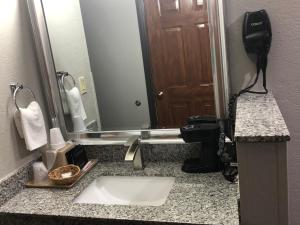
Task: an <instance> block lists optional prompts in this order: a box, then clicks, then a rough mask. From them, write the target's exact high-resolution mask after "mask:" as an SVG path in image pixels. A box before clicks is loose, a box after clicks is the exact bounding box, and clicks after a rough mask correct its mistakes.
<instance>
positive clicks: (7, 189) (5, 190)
mask: <svg viewBox="0 0 300 225" xmlns="http://www.w3.org/2000/svg"><path fill="white" fill-rule="evenodd" d="M31 166H32V163H29V164H28V165H26V166H24V167H22V168H20V169H19V170H18V171H16V173H14V174H12V175H9V176H8V177H6V178H4V179H2V180H0V206H1V205H3V204H4V203H5V202H6V201H8V200H9V199H11V198H12V197H14V196H15V195H16V194H17V193H18V192H20V191H21V190H22V189H23V188H24V183H25V182H26V181H28V180H29V178H30V177H32V169H31Z"/></svg>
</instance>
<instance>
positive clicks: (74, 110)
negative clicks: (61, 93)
mask: <svg viewBox="0 0 300 225" xmlns="http://www.w3.org/2000/svg"><path fill="white" fill-rule="evenodd" d="M66 94H67V99H68V104H69V109H70V113H71V116H72V118H74V117H76V116H81V117H82V119H83V120H85V119H86V118H87V117H86V113H85V109H84V106H83V103H82V99H81V95H80V92H79V90H78V88H77V87H73V88H72V89H71V90H66Z"/></svg>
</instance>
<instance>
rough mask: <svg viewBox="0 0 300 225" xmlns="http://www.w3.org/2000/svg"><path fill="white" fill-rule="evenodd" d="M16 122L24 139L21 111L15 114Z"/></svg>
mask: <svg viewBox="0 0 300 225" xmlns="http://www.w3.org/2000/svg"><path fill="white" fill-rule="evenodd" d="M14 121H15V125H16V128H17V131H18V133H19V136H20V138H22V139H24V134H23V129H22V123H21V114H20V111H19V110H17V109H16V111H15V112H14Z"/></svg>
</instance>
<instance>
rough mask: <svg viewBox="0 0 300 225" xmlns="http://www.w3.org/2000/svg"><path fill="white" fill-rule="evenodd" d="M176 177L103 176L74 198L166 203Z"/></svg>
mask: <svg viewBox="0 0 300 225" xmlns="http://www.w3.org/2000/svg"><path fill="white" fill-rule="evenodd" d="M174 182H175V178H174V177H124V176H102V177H99V178H97V179H96V180H94V181H93V182H92V183H91V184H90V185H89V186H88V187H87V188H86V189H84V190H83V192H82V193H81V194H80V195H79V196H78V197H77V198H76V199H75V200H74V202H75V203H87V204H104V205H143V206H160V205H163V204H164V203H165V201H166V200H167V197H168V195H169V193H170V191H171V189H172V186H173V184H174Z"/></svg>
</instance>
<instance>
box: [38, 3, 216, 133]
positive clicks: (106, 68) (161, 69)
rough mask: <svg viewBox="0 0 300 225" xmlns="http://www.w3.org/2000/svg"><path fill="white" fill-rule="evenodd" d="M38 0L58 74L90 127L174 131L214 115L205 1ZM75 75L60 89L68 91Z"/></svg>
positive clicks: (66, 106) (65, 102)
mask: <svg viewBox="0 0 300 225" xmlns="http://www.w3.org/2000/svg"><path fill="white" fill-rule="evenodd" d="M42 2H43V6H44V11H45V17H46V22H47V26H48V31H49V37H50V42H51V47H52V52H53V57H54V62H55V67H56V71H65V72H68V73H69V74H71V75H72V77H73V78H74V80H75V81H76V86H77V87H78V88H79V90H80V98H81V99H82V102H83V105H84V110H85V112H86V117H87V118H86V119H85V126H86V127H87V128H89V129H90V130H98V131H114V130H140V129H148V128H152V129H155V128H178V127H180V126H183V125H184V124H185V121H186V119H187V118H188V117H189V116H193V115H201V116H208V115H210V116H215V114H216V112H215V102H214V84H213V79H212V69H211V68H212V67H211V52H210V51H211V50H210V37H209V28H208V27H209V26H208V13H207V1H195V0H174V1H173V0H172V1H169V0H158V1H153V0H138V1H135V0H89V1H86V0H42ZM141 2H142V4H141V5H142V6H144V8H143V9H142V10H141V7H140V6H141V5H139V4H140V3H141ZM139 10H141V11H139ZM141 16H142V17H143V18H141ZM141 24H142V25H144V26H145V27H146V29H141ZM145 43H146V44H145ZM145 46H146V47H147V49H145ZM72 77H70V76H67V77H66V78H65V81H66V83H65V84H64V85H61V86H64V87H66V89H67V90H70V89H71V88H72V85H73V84H72ZM82 81H83V82H82ZM82 83H85V84H86V88H83V86H84V85H82ZM61 89H62V90H61V99H62V103H63V108H64V112H65V120H66V123H67V124H66V125H67V128H68V130H69V131H74V127H76V126H74V123H76V121H74V118H73V116H72V108H71V110H70V107H71V106H70V103H69V100H68V98H66V97H65V92H66V91H65V90H63V88H61ZM82 89H85V90H82ZM71 105H72V104H71ZM70 111H71V113H70ZM68 121H69V122H68ZM75 130H76V129H75Z"/></svg>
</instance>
